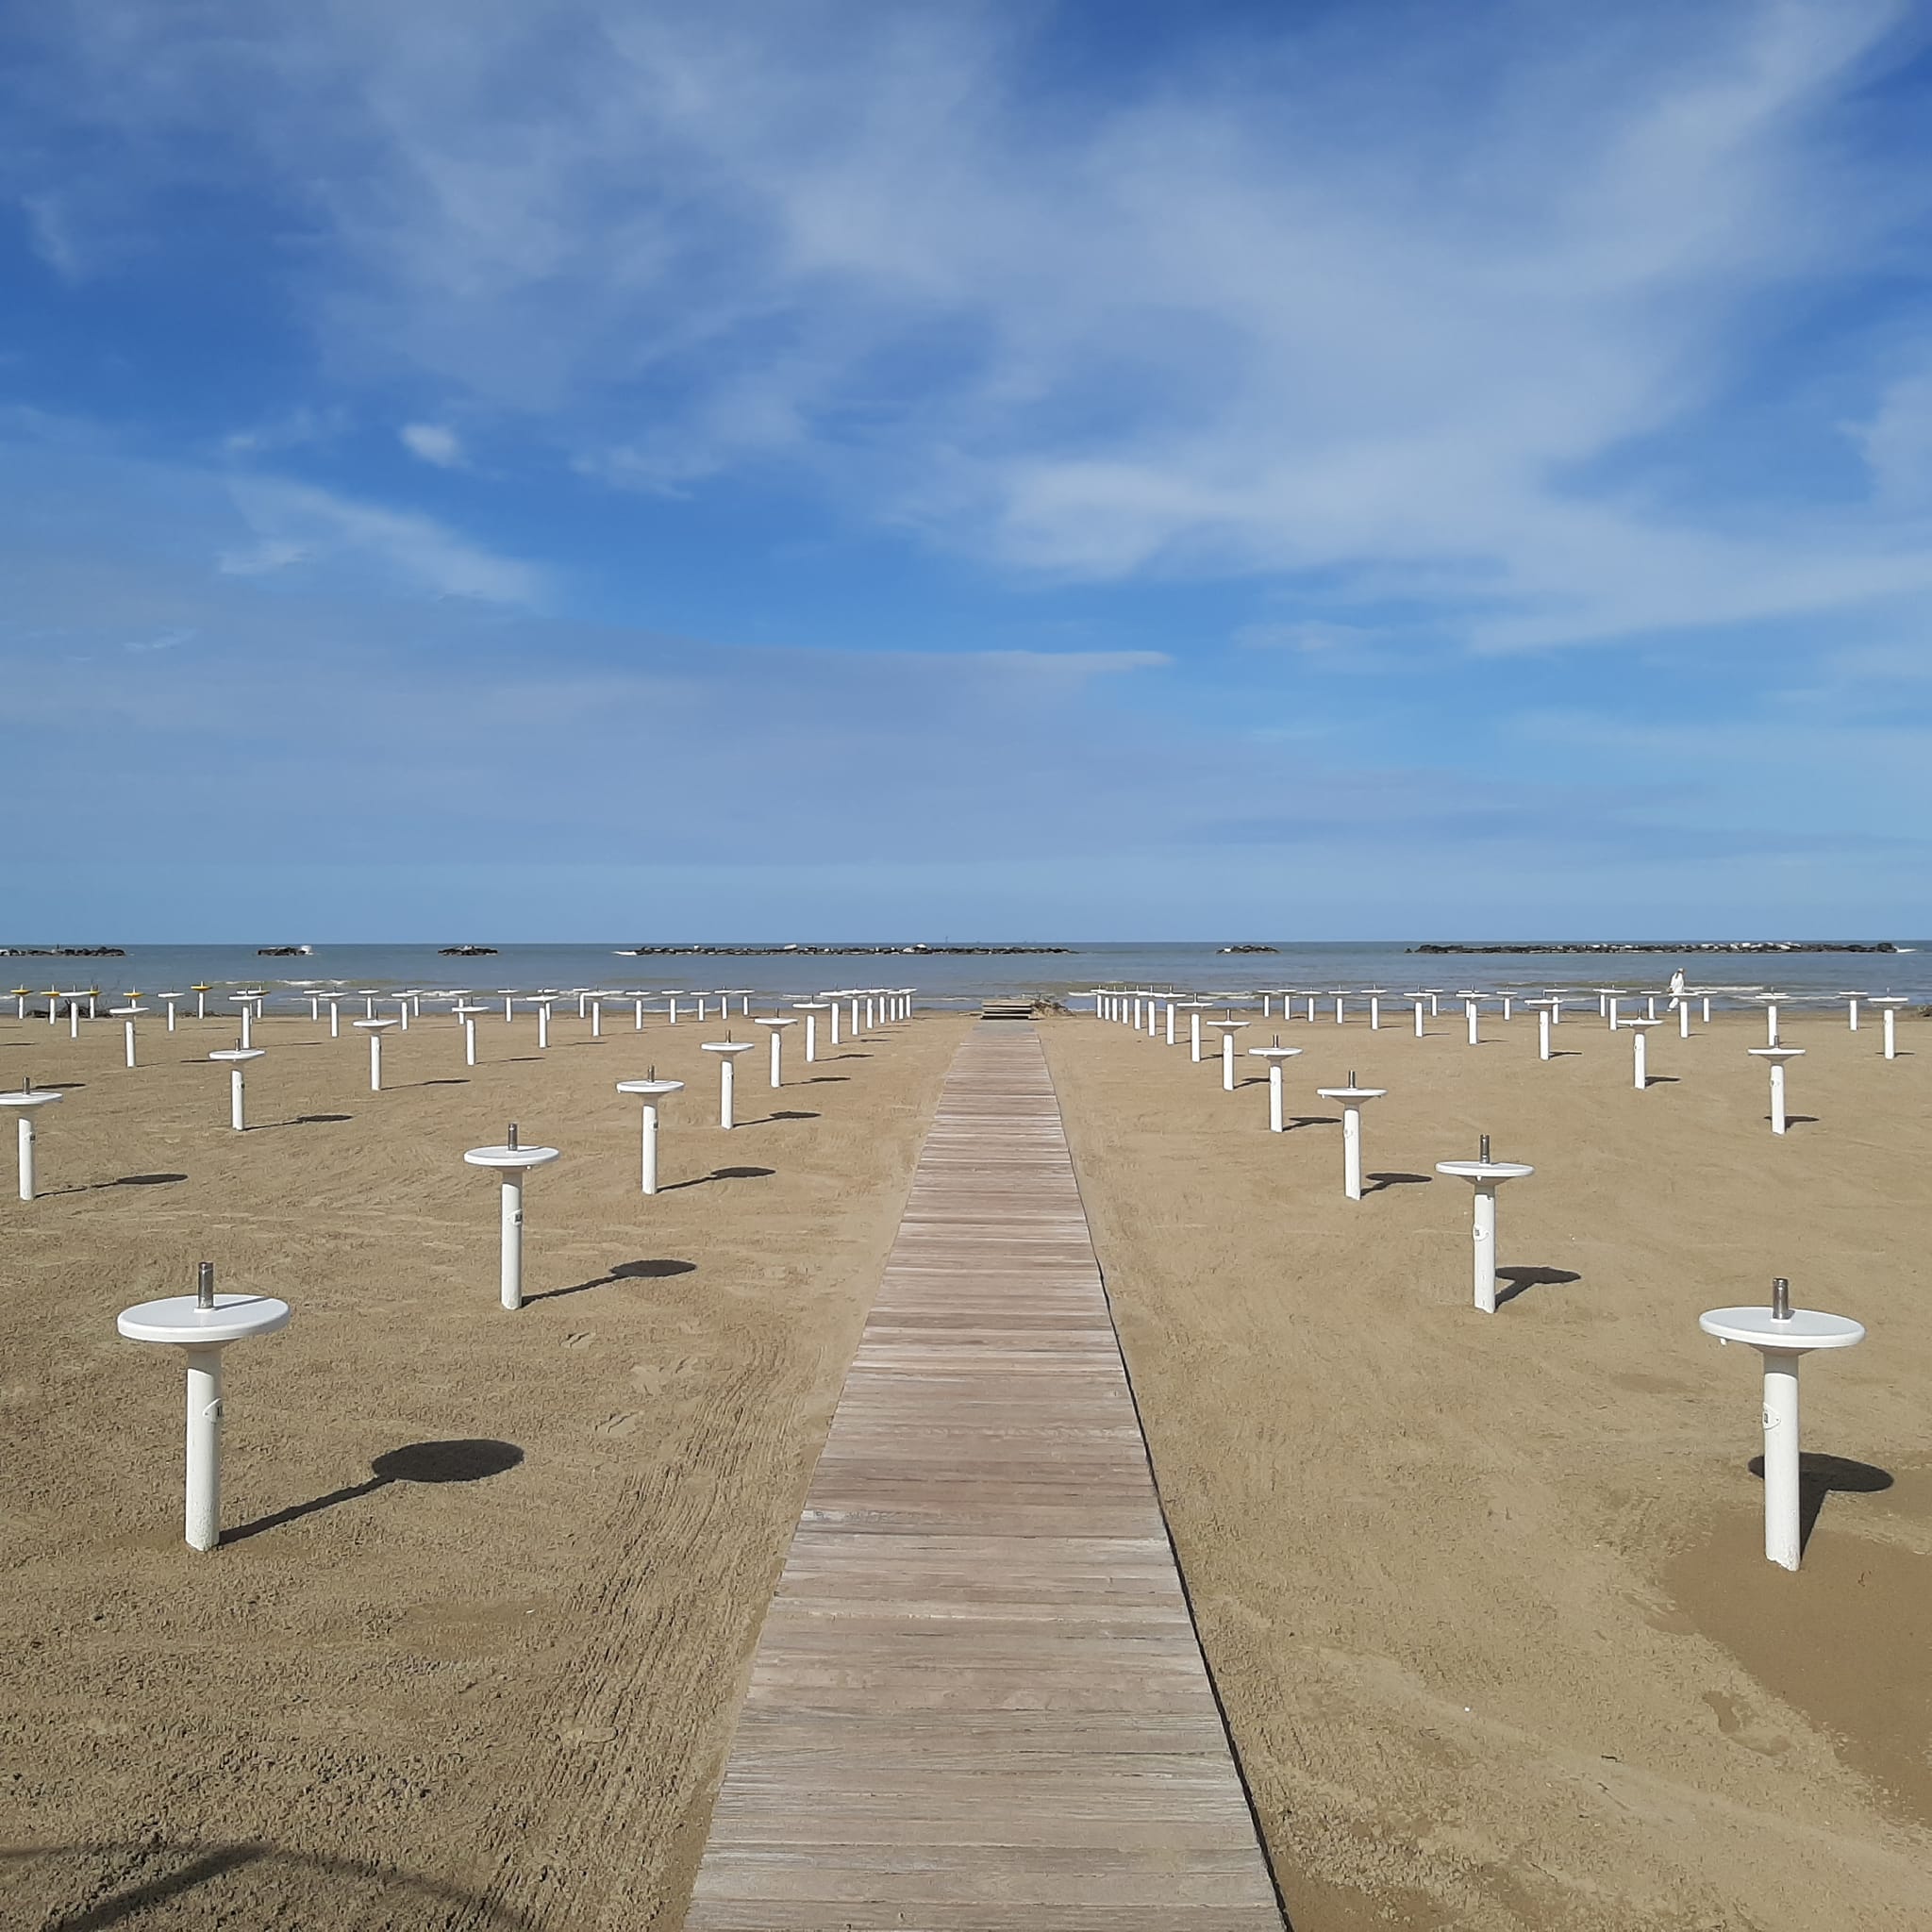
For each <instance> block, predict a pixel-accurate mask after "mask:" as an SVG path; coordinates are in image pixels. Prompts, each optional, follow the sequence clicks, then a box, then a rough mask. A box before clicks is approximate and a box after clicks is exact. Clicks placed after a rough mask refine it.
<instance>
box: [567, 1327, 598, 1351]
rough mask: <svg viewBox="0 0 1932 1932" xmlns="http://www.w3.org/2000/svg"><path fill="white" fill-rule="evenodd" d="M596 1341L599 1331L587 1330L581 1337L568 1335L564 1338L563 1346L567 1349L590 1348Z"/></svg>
mask: <svg viewBox="0 0 1932 1932" xmlns="http://www.w3.org/2000/svg"><path fill="white" fill-rule="evenodd" d="M596 1339H597V1331H596V1330H595V1329H594V1328H587V1329H585V1331H584V1332H583V1333H582V1334H581V1335H566V1336H565V1337H564V1338H563V1345H564V1347H566V1348H589V1347H590V1345H591V1342H593V1341H596Z"/></svg>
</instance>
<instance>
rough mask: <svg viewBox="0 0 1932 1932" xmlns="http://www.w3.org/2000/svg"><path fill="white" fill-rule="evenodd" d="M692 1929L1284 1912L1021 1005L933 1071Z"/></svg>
mask: <svg viewBox="0 0 1932 1932" xmlns="http://www.w3.org/2000/svg"><path fill="white" fill-rule="evenodd" d="M685 1926H686V1932H863V1928H871V1927H878V1928H881V1932H883V1928H885V1927H889V1926H890V1927H895V1928H904V1927H921V1926H923V1927H926V1928H929V1932H1088V1928H1091V1932H1100V1928H1102V1927H1105V1928H1106V1932H1157V1928H1158V1932H1282V1921H1281V1916H1280V1913H1279V1911H1278V1909H1277V1908H1276V1906H1275V1903H1274V1888H1273V1885H1272V1884H1271V1882H1270V1880H1269V1876H1268V1872H1267V1868H1266V1865H1265V1863H1264V1862H1263V1859H1262V1857H1261V1852H1260V1848H1259V1846H1258V1844H1257V1841H1256V1838H1255V1832H1254V1825H1253V1822H1252V1820H1251V1818H1250V1816H1249V1812H1248V1808H1247V1804H1246V1800H1245V1797H1244V1794H1243V1793H1242V1790H1241V1782H1240V1779H1239V1777H1238V1776H1237V1774H1236V1772H1235V1768H1234V1761H1233V1758H1232V1756H1231V1754H1230V1752H1229V1749H1228V1742H1227V1738H1226V1734H1225V1732H1224V1729H1223V1726H1222V1724H1221V1720H1220V1715H1219V1712H1218V1710H1217V1709H1216V1707H1215V1705H1214V1700H1213V1695H1212V1692H1211V1691H1210V1689H1209V1686H1208V1674H1207V1670H1206V1667H1205V1665H1204V1664H1203V1662H1202V1658H1201V1651H1200V1645H1199V1642H1198V1641H1197V1640H1196V1637H1195V1634H1194V1629H1193V1625H1192V1624H1191V1621H1190V1619H1189V1616H1188V1612H1187V1604H1186V1599H1185V1597H1184V1595H1183V1593H1182V1591H1181V1587H1180V1578H1179V1576H1178V1575H1177V1574H1176V1573H1175V1570H1174V1556H1173V1552H1172V1549H1171V1547H1170V1545H1169V1543H1168V1541H1167V1535H1166V1528H1165V1525H1164V1524H1163V1523H1162V1521H1161V1517H1160V1512H1159V1505H1158V1499H1157V1497H1156V1495H1155V1491H1154V1484H1153V1477H1152V1474H1151V1472H1150V1470H1149V1467H1148V1462H1147V1450H1146V1444H1145V1442H1144V1441H1143V1440H1142V1439H1141V1428H1140V1423H1139V1420H1138V1418H1137V1416H1136V1415H1135V1412H1134V1406H1133V1398H1132V1395H1131V1393H1130V1391H1129V1390H1128V1388H1127V1382H1126V1375H1125V1373H1124V1369H1123V1367H1122V1363H1121V1357H1120V1348H1119V1343H1118V1341H1117V1340H1116V1338H1115V1336H1114V1331H1113V1324H1112V1320H1111V1317H1110V1315H1109V1313H1108V1307H1107V1299H1106V1295H1105V1293H1104V1291H1103V1290H1102V1287H1101V1281H1100V1271H1099V1268H1098V1265H1097V1263H1096V1262H1095V1260H1094V1256H1093V1247H1092V1242H1091V1238H1090V1236H1089V1233H1088V1228H1087V1221H1086V1216H1085V1214H1084V1213H1083V1212H1082V1211H1081V1208H1080V1199H1079V1193H1078V1191H1077V1189H1076V1187H1075V1185H1074V1174H1073V1163H1072V1160H1071V1158H1070V1157H1069V1155H1068V1152H1067V1144H1066V1137H1065V1135H1064V1133H1063V1132H1062V1131H1061V1127H1060V1120H1059V1109H1058V1104H1057V1103H1056V1101H1055V1098H1054V1094H1053V1088H1052V1083H1051V1082H1050V1080H1049V1079H1048V1077H1047V1073H1046V1065H1045V1060H1044V1058H1043V1057H1042V1055H1041V1050H1040V1042H1039V1040H1038V1038H1037V1036H1036V1035H1035V1034H1034V1031H1033V1028H1032V1027H1031V1025H1030V1024H1011V1023H1003V1024H987V1025H982V1026H980V1027H978V1028H975V1029H974V1033H973V1034H972V1035H971V1036H970V1037H969V1038H968V1040H967V1041H965V1043H964V1044H963V1045H962V1046H961V1047H960V1049H959V1053H958V1058H956V1059H955V1061H954V1063H953V1066H952V1069H951V1071H950V1072H949V1074H948V1075H947V1078H946V1085H945V1090H944V1092H943V1094H942V1095H941V1102H940V1107H939V1111H938V1114H937V1117H936V1119H935V1121H934V1124H933V1126H932V1129H931V1131H930V1133H929V1134H928V1137H927V1140H926V1142H925V1146H924V1149H923V1150H922V1153H921V1156H920V1162H919V1168H918V1171H917V1173H916V1174H915V1175H914V1177H913V1184H912V1188H911V1191H910V1193H909V1196H908V1204H907V1209H906V1215H905V1218H904V1220H903V1221H902V1222H901V1224H900V1227H899V1233H898V1238H897V1240H896V1241H895V1242H894V1245H893V1248H892V1253H891V1258H890V1259H889V1261H888V1264H887V1268H886V1273H885V1278H884V1281H883V1282H882V1284H881V1286H880V1290H879V1294H878V1299H877V1301H876V1302H875V1303H874V1307H873V1310H872V1314H871V1317H870V1319H869V1320H868V1322H867V1324H866V1328H865V1333H864V1335H863V1337H862V1338H861V1340H860V1342H859V1347H858V1353H857V1355H856V1356H855V1357H854V1359H853V1363H852V1367H851V1370H850V1372H849V1374H847V1377H846V1381H845V1388H844V1391H843V1393H842V1394H841V1398H840V1402H839V1407H838V1411H837V1414H836V1415H835V1417H834V1419H833V1423H832V1427H831V1431H830V1434H829V1436H828V1438H827V1441H826V1444H825V1450H824V1456H823V1457H821V1459H820V1462H819V1466H818V1468H817V1470H816V1471H815V1473H814V1474H813V1477H812V1483H811V1489H810V1491H809V1493H808V1496H807V1498H806V1505H805V1509H804V1512H803V1513H802V1515H801V1517H800V1519H799V1524H798V1528H797V1530H796V1531H795V1532H794V1534H793V1537H792V1542H791V1551H790V1553H789V1555H788V1557H787V1559H786V1564H785V1571H784V1574H783V1576H782V1577H781V1578H780V1580H779V1585H778V1591H777V1594H776V1595H775V1597H774V1600H773V1605H772V1608H771V1611H770V1613H769V1614H768V1616H767V1618H766V1621H765V1624H764V1628H763V1630H762V1632H761V1633H760V1636H759V1640H758V1650H757V1653H756V1655H755V1657H754V1659H753V1666H752V1677H751V1687H750V1691H749V1692H748V1694H747V1696H746V1700H745V1705H744V1708H743V1710H742V1712H741V1716H740V1720H739V1725H738V1731H737V1735H736V1737H735V1738H734V1740H733V1744H732V1751H731V1757H730V1759H729V1762H728V1763H727V1765H726V1766H725V1770H724V1779H723V1783H722V1785H721V1787H720V1789H719V1792H718V1796H717V1800H716V1804H715V1807H714V1808H713V1812H712V1817H711V1826H710V1836H709V1839H708V1842H707V1847H706V1851H705V1857H704V1861H703V1864H702V1866H701V1867H700V1869H699V1873H698V1879H697V1888H696V1892H695V1895H694V1897H693V1899H692V1902H691V1909H690V1912H689V1914H688V1915H687V1917H686V1920H685Z"/></svg>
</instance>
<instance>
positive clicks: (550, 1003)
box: [537, 997, 557, 1048]
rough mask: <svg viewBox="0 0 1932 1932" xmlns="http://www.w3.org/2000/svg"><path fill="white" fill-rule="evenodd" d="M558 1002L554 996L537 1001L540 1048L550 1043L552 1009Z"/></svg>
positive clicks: (538, 1042) (538, 1041)
mask: <svg viewBox="0 0 1932 1932" xmlns="http://www.w3.org/2000/svg"><path fill="white" fill-rule="evenodd" d="M556 1004H557V1001H556V999H555V998H553V997H546V998H543V999H540V1000H539V1001H538V1002H537V1044H538V1046H539V1047H540V1048H541V1047H546V1046H548V1045H549V1044H550V1009H551V1008H552V1007H554V1006H555V1005H556Z"/></svg>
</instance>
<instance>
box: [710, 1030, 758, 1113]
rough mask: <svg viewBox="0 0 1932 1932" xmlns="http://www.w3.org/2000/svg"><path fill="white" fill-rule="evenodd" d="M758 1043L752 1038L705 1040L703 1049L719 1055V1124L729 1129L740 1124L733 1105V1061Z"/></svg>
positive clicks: (734, 1080) (734, 1081) (734, 1083)
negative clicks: (751, 1039)
mask: <svg viewBox="0 0 1932 1932" xmlns="http://www.w3.org/2000/svg"><path fill="white" fill-rule="evenodd" d="M756 1043H757V1042H756V1041H750V1040H732V1039H729V1038H726V1039H724V1040H708V1041H704V1042H703V1050H704V1051H705V1052H706V1053H714V1054H716V1055H717V1056H718V1124H719V1125H720V1126H721V1127H724V1128H726V1129H729V1128H731V1127H735V1126H736V1125H737V1124H738V1120H737V1114H736V1111H735V1109H734V1107H733V1097H734V1088H735V1087H736V1084H737V1082H736V1079H735V1076H734V1066H733V1062H734V1061H736V1059H737V1058H738V1056H739V1055H740V1054H741V1053H749V1052H750V1051H751V1050H752V1048H753V1046H754V1045H755V1044H756Z"/></svg>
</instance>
